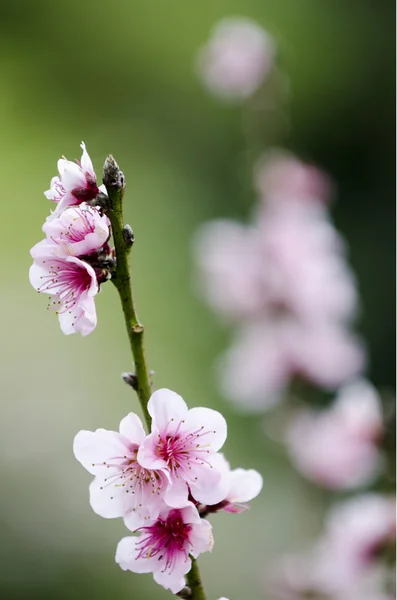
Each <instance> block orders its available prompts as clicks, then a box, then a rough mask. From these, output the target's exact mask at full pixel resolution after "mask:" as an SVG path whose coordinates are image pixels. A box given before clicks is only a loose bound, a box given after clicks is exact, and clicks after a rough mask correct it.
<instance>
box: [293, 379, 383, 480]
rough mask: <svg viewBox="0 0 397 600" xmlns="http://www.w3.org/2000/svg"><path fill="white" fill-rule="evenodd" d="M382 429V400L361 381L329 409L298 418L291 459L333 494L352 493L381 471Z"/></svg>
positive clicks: (371, 388)
mask: <svg viewBox="0 0 397 600" xmlns="http://www.w3.org/2000/svg"><path fill="white" fill-rule="evenodd" d="M382 429H383V427H382V410H381V403H380V399H379V396H378V394H377V392H376V390H375V389H374V388H373V387H372V386H371V384H370V383H368V382H367V381H365V380H360V381H356V382H354V383H350V384H348V385H346V386H345V387H344V388H342V390H341V391H340V392H339V394H338V397H337V400H336V402H335V404H334V405H333V406H332V407H331V408H330V409H329V410H324V411H309V410H305V411H302V412H300V413H298V414H297V415H296V416H295V417H294V420H293V422H292V424H291V425H290V427H289V430H288V431H287V444H288V449H289V453H290V456H291V460H292V461H293V463H294V464H295V466H296V468H297V469H298V470H299V471H300V472H301V473H303V474H304V475H305V476H306V477H308V478H309V479H312V480H313V481H315V482H316V483H318V484H319V485H322V486H324V487H328V488H332V489H339V488H353V487H356V486H360V485H364V484H366V483H369V482H370V481H371V480H372V479H373V478H374V476H375V475H376V473H377V471H378V468H379V466H380V463H381V456H380V452H379V449H378V446H377V441H378V440H379V437H380V435H381V434H382Z"/></svg>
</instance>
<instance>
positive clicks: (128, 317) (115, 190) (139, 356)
mask: <svg viewBox="0 0 397 600" xmlns="http://www.w3.org/2000/svg"><path fill="white" fill-rule="evenodd" d="M103 182H104V184H105V186H106V189H107V192H108V196H109V200H108V201H107V208H108V210H107V215H108V217H109V219H110V223H111V226H112V233H113V240H114V246H115V251H116V271H115V273H114V274H113V275H112V282H113V283H114V285H115V287H116V289H117V291H118V293H119V296H120V301H121V306H122V309H123V313H124V321H125V326H126V329H127V334H128V339H129V342H130V347H131V352H132V356H133V359H134V363H135V375H136V378H137V387H136V391H137V394H138V398H139V402H140V405H141V408H142V411H143V416H144V418H145V421H146V424H147V426H148V428H149V431H150V425H151V417H150V415H149V413H148V409H147V403H148V401H149V398H150V396H151V393H152V391H151V386H150V379H149V371H148V368H147V364H146V358H145V351H144V346H143V325H141V324H140V323H139V320H138V317H137V314H136V309H135V304H134V299H133V297H132V288H131V274H130V265H129V253H130V250H131V240H129V239H126V237H127V236H125V233H124V232H125V224H124V217H123V197H124V190H125V184H124V176H123V174H122V172H121V171H120V169H119V167H118V165H117V163H116V162H115V160H114V159H113V157H112V156H109V157H108V158H107V159H106V161H105V166H104V174H103Z"/></svg>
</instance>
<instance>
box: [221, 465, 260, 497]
mask: <svg viewBox="0 0 397 600" xmlns="http://www.w3.org/2000/svg"><path fill="white" fill-rule="evenodd" d="M262 485H263V479H262V475H261V474H260V473H258V471H255V470H254V469H249V470H246V469H233V471H232V472H231V473H230V490H229V493H228V495H227V499H228V500H229V501H230V502H248V501H249V500H252V499H253V498H255V497H256V496H257V495H258V494H259V492H260V491H261V489H262Z"/></svg>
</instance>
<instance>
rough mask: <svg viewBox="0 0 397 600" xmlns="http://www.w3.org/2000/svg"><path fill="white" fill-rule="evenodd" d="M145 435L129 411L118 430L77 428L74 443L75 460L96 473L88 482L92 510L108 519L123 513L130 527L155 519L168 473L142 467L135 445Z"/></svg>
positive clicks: (161, 501) (159, 508)
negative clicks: (79, 429)
mask: <svg viewBox="0 0 397 600" xmlns="http://www.w3.org/2000/svg"><path fill="white" fill-rule="evenodd" d="M144 438H145V431H144V429H143V426H142V423H141V420H140V419H139V417H138V416H137V415H135V414H134V413H130V414H129V415H127V416H126V417H124V419H123V420H122V421H121V423H120V428H119V431H118V432H117V431H107V430H105V429H97V430H96V431H80V432H79V433H78V434H77V435H76V437H75V439H74V444H73V452H74V455H75V457H76V458H77V460H78V461H79V462H80V463H81V464H82V465H83V467H85V468H86V469H87V471H89V473H91V474H92V475H95V479H94V481H93V482H92V483H91V485H90V504H91V507H92V509H93V510H94V512H96V513H97V514H98V515H100V516H101V517H105V518H107V519H110V518H115V517H124V520H125V523H126V525H127V526H128V527H129V528H130V529H132V530H133V529H136V528H137V527H139V526H140V525H142V524H143V522H144V521H145V520H146V519H156V518H157V517H158V515H159V513H160V510H161V509H162V508H163V505H164V504H163V496H164V491H165V489H166V488H167V485H168V478H167V474H165V473H164V472H162V471H158V470H149V469H145V468H143V467H142V466H141V465H140V464H139V462H138V460H137V455H138V449H139V447H140V445H141V443H142V441H143V440H144Z"/></svg>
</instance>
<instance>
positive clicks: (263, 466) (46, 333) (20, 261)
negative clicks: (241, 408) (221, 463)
mask: <svg viewBox="0 0 397 600" xmlns="http://www.w3.org/2000/svg"><path fill="white" fill-rule="evenodd" d="M394 10H395V9H394V2H393V1H392V0H377V1H376V2H374V1H373V0H350V1H349V2H346V1H345V0H324V1H322V2H319V1H318V0H300V1H299V2H296V0H279V1H278V2H273V1H271V0H244V2H243V1H242V0H201V2H198V3H197V2H186V1H183V0H173V1H172V2H162V1H161V0H152V1H150V2H143V1H142V0H136V1H129V2H128V1H127V0H113V2H111V3H104V2H95V1H94V0H86V1H85V2H84V3H82V2H77V0H69V2H67V3H65V2H60V1H59V0H54V1H53V2H51V3H49V2H46V1H44V0H36V1H35V2H29V1H28V0H14V1H13V2H11V1H8V2H7V1H3V2H1V4H0V31H1V38H0V69H1V71H0V73H1V94H0V130H1V140H2V143H1V148H0V171H1V180H2V206H3V209H2V210H3V212H2V237H1V247H2V256H3V259H4V260H3V264H2V293H1V296H0V307H1V315H2V330H1V331H2V334H1V337H2V345H1V370H2V377H1V382H0V394H1V406H2V417H1V421H0V448H1V454H0V475H1V484H0V490H1V492H0V511H1V513H0V514H1V534H0V553H1V554H0V556H1V560H0V597H1V598H5V599H7V600H8V599H9V600H14V599H22V598H23V599H28V598H29V599H36V598H37V599H38V598H40V600H46V599H51V600H52V599H57V600H58V599H69V598H76V599H80V598H81V599H83V598H84V599H86V598H96V599H97V600H101V599H107V598H115V597H117V598H118V600H124V599H130V600H132V599H139V598H153V599H157V598H158V599H160V598H167V597H170V594H169V592H166V591H165V590H163V589H161V588H160V587H158V586H156V585H155V584H154V582H153V581H152V579H151V576H150V575H148V576H137V575H133V574H131V573H124V572H122V571H121V570H120V569H119V567H118V566H117V565H116V564H115V562H114V552H115V548H116V544H117V542H118V540H119V539H120V538H121V537H122V536H124V535H125V530H124V527H123V524H122V522H121V520H120V519H119V520H112V521H105V520H103V519H100V518H99V517H97V516H96V515H95V514H94V513H93V512H92V511H91V509H90V507H89V505H88V483H89V481H90V476H89V475H88V474H87V473H86V472H85V471H84V470H83V469H82V467H81V466H80V465H79V464H78V463H77V461H76V460H75V459H74V457H73V454H72V441H73V437H74V435H75V433H76V432H77V431H78V430H80V429H95V428H97V427H106V428H109V429H114V428H116V427H117V425H118V423H119V421H120V419H121V418H122V417H123V416H124V415H125V414H126V413H127V412H128V411H130V410H134V411H138V410H139V408H138V403H137V401H136V398H135V396H134V394H133V393H132V392H131V390H129V389H128V388H127V386H124V384H123V383H122V381H121V379H120V373H121V372H122V371H125V370H128V369H129V368H130V357H129V349H128V343H127V338H126V335H125V332H124V329H123V320H122V316H121V314H120V309H119V304H118V298H117V296H116V292H115V290H114V289H113V288H112V286H111V285H110V284H108V285H106V286H104V287H103V291H102V293H101V294H100V296H99V297H98V302H97V307H98V315H99V325H98V327H97V329H96V330H95V332H94V333H93V334H91V335H90V336H89V337H88V338H84V339H83V338H81V337H80V336H78V335H76V336H71V337H64V336H63V335H62V333H61V331H60V329H59V327H58V324H57V319H56V317H55V316H54V315H50V314H48V313H47V311H46V301H45V299H44V298H42V297H40V296H38V295H37V294H35V293H34V291H33V290H32V288H31V287H30V285H29V281H28V276H27V272H28V268H29V265H30V262H31V260H30V256H29V249H30V247H31V246H32V245H33V244H35V243H36V242H37V241H38V240H39V239H40V238H41V225H42V223H43V221H44V219H45V217H46V216H47V214H48V211H49V208H50V206H49V202H48V201H47V200H46V199H45V198H44V196H43V191H44V190H45V189H48V187H49V181H50V178H51V177H52V176H53V175H55V173H56V161H57V159H58V157H59V156H61V155H62V154H64V155H65V156H67V157H68V158H69V159H73V158H79V156H80V149H79V144H80V141H81V140H84V141H85V142H86V144H87V148H88V151H89V153H90V155H91V157H92V159H93V162H94V166H95V167H96V169H97V172H98V173H100V171H101V167H102V164H103V160H104V158H105V156H106V155H107V154H108V153H109V152H112V153H113V154H114V155H115V156H116V158H117V160H118V162H119V164H120V165H121V167H122V169H123V170H124V172H125V174H126V177H127V185H128V192H127V197H126V219H127V221H128V222H129V223H130V224H131V225H132V227H133V229H134V232H135V234H136V245H135V247H134V249H133V255H132V260H133V266H132V268H133V280H134V288H135V295H136V299H137V303H138V309H139V315H140V318H141V320H142V322H143V323H144V324H145V326H146V330H147V336H146V343H147V354H148V358H149V362H150V366H151V368H153V369H154V370H155V372H156V375H155V385H156V387H163V386H166V387H170V388H171V389H174V390H176V391H178V392H179V393H180V394H182V395H183V396H184V398H185V399H186V401H187V402H188V404H189V405H190V406H194V405H205V406H211V407H214V408H216V409H218V410H221V411H222V412H223V413H224V415H225V416H226V418H227V420H228V423H229V438H228V441H227V444H226V446H225V451H226V453H227V455H228V458H229V459H230V461H231V463H232V464H233V465H234V466H243V467H247V468H248V467H254V468H256V469H258V470H259V471H260V472H261V473H262V474H263V476H264V480H265V484H264V489H263V492H262V494H261V496H260V497H259V498H258V499H257V500H255V501H254V502H253V503H252V507H251V510H250V511H248V512H246V513H244V514H242V515H240V516H237V517H233V516H232V515H227V514H223V515H217V516H215V517H213V518H212V522H213V524H214V528H215V531H214V533H215V547H214V551H213V554H212V555H203V556H202V558H201V559H200V564H201V569H202V575H203V578H204V581H205V586H206V589H207V592H208V597H209V599H210V600H213V599H216V598H218V597H219V596H221V595H224V596H227V597H230V598H232V600H233V599H234V600H237V599H245V598H252V599H258V600H259V599H264V600H267V599H268V600H270V598H271V595H270V594H269V593H267V592H266V589H265V585H264V581H263V571H264V569H265V568H266V566H267V565H268V564H269V561H271V559H272V557H274V556H277V555H278V554H281V553H283V552H286V551H295V550H298V549H299V548H301V547H302V544H304V543H305V541H307V540H310V539H312V538H313V537H314V536H315V535H316V534H317V532H318V531H319V529H320V527H321V519H322V515H323V513H324V510H325V509H326V506H327V505H328V503H329V502H330V496H329V495H326V494H325V493H324V492H322V491H319V490H317V489H315V488H314V487H312V486H310V485H309V484H308V483H307V482H305V481H304V480H303V479H301V478H300V477H299V476H298V474H297V473H296V472H294V471H293V470H292V468H291V467H290V465H289V462H288V460H287V458H286V457H285V456H284V454H283V451H282V449H281V447H280V446H279V445H278V444H277V442H276V441H274V440H273V441H271V440H269V439H268V438H266V437H265V436H264V435H263V428H262V427H261V426H258V419H257V418H255V417H252V416H251V417H247V416H243V415H241V414H238V413H237V412H235V411H234V409H233V408H232V407H231V405H229V404H228V403H227V402H226V401H225V400H224V399H223V398H222V397H221V396H220V394H219V393H218V392H217V388H216V380H215V379H216V378H215V374H214V369H213V365H214V361H215V358H216V357H217V356H218V355H219V354H220V352H221V351H222V350H223V349H224V348H225V347H226V345H227V343H228V339H229V338H230V332H228V331H227V330H226V329H225V328H222V327H221V325H220V323H219V322H218V320H217V318H216V316H214V315H213V314H212V313H211V311H210V310H209V309H208V308H207V307H206V306H205V305H204V304H203V303H202V302H201V301H200V300H199V299H198V298H197V297H196V295H195V292H194V285H193V279H194V277H193V272H194V268H193V259H192V253H191V239H192V236H193V234H194V232H195V230H196V228H197V227H198V225H199V224H200V223H201V222H203V221H205V220H208V219H210V218H214V217H217V216H225V217H237V218H245V217H246V216H247V215H248V214H249V213H250V211H251V208H252V205H253V202H254V196H253V192H252V189H251V187H250V183H249V174H247V170H246V168H247V162H248V161H247V153H250V152H252V148H247V141H246V137H245V136H244V135H243V131H244V127H242V119H243V116H242V113H241V110H240V109H239V108H238V107H237V106H225V105H224V104H222V103H220V102H219V101H217V100H216V99H214V98H213V97H211V96H210V95H209V94H208V93H207V92H206V91H205V90H204V89H203V87H202V86H201V84H200V82H199V81H198V79H197V76H196V73H195V70H194V57H195V54H196V52H197V50H198V48H199V47H200V46H201V45H202V44H203V43H204V42H205V40H206V39H207V37H208V34H209V31H210V29H211V28H212V26H213V24H214V23H215V22H216V21H218V20H219V19H221V18H223V17H226V16H230V15H243V16H247V17H251V18H253V19H255V20H257V21H258V23H260V24H261V25H262V26H263V27H264V28H266V29H267V30H268V31H269V32H270V33H271V34H272V35H273V36H274V37H275V39H276V41H277V45H278V62H279V65H280V66H281V67H282V69H283V70H284V72H285V73H286V74H287V75H288V78H289V86H290V95H289V101H288V105H287V106H284V107H283V109H282V112H281V113H280V114H279V117H280V118H279V120H278V121H277V124H276V125H277V126H275V127H270V128H269V126H268V125H269V124H268V123H264V124H263V126H264V127H265V128H266V127H267V130H266V131H269V129H270V130H271V135H272V136H273V137H272V140H271V141H272V142H274V141H276V142H277V143H278V145H283V146H285V147H287V148H289V149H292V150H293V151H295V152H296V153H297V154H298V156H300V157H302V158H306V159H309V160H311V161H313V162H315V163H317V164H318V165H320V166H321V167H323V168H324V169H325V170H326V171H328V172H329V173H330V174H331V176H332V177H333V179H334V180H335V182H336V184H337V188H338V201H337V203H335V205H334V207H333V218H334V220H335V222H336V224H337V227H338V228H339V230H340V231H341V232H342V233H343V235H344V236H345V237H346V239H347V240H348V244H349V247H350V259H351V264H352V266H353V268H354V270H355V271H356V273H357V276H358V281H359V286H360V290H361V293H362V307H363V308H362V311H361V317H360V321H359V324H358V329H359V331H360V332H361V333H362V334H363V335H364V336H365V338H366V339H367V342H368V346H369V350H370V366H369V376H370V377H371V379H372V381H373V382H374V383H375V384H376V385H378V386H380V387H381V388H383V389H386V390H387V389H390V388H391V386H392V385H393V381H394V364H395V359H394V334H395V327H394V272H395V269H394V241H393V232H394V202H395V192H394V164H395V160H394V158H395V157H394V129H395V127H394V21H395V17H394ZM260 126H261V125H259V128H260Z"/></svg>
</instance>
